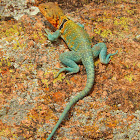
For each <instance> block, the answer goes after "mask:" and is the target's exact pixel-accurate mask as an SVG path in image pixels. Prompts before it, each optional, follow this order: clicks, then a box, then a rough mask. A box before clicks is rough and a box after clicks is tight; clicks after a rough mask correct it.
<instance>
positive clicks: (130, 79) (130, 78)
mask: <svg viewBox="0 0 140 140" xmlns="http://www.w3.org/2000/svg"><path fill="white" fill-rule="evenodd" d="M133 77H134V76H133V75H132V74H129V75H126V76H125V79H127V80H128V81H129V82H130V83H131V82H132V81H133Z"/></svg>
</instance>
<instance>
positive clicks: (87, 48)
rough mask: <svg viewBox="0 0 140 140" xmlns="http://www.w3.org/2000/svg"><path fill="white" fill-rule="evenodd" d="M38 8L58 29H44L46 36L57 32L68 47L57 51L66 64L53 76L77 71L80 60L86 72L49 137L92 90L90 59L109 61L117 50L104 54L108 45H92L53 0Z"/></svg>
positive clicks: (51, 37) (91, 65)
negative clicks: (76, 92) (52, 30)
mask: <svg viewBox="0 0 140 140" xmlns="http://www.w3.org/2000/svg"><path fill="white" fill-rule="evenodd" d="M39 9H40V11H41V13H42V14H43V15H44V16H45V17H46V19H47V20H48V21H49V22H50V23H51V24H52V25H53V26H54V27H56V29H57V30H56V31H55V32H54V33H51V32H49V31H48V30H46V29H45V31H46V33H47V34H45V35H46V36H47V38H48V39H49V40H50V41H55V40H56V39H57V38H58V37H59V36H60V37H61V38H62V39H63V40H64V41H65V42H66V44H67V46H68V47H69V49H70V50H71V51H69V52H64V53H62V54H61V55H60V57H59V59H60V61H61V62H62V63H63V64H65V65H66V66H68V67H63V68H60V69H59V72H58V74H57V75H56V77H57V76H58V75H59V74H60V73H61V72H63V71H68V72H69V74H72V73H77V72H78V71H79V66H78V65H77V64H76V63H79V62H82V64H83V65H84V66H85V69H86V73H87V82H86V86H85V88H84V89H83V90H82V91H81V92H79V94H78V95H77V96H75V97H74V98H73V99H72V100H71V101H70V102H69V103H68V104H67V106H66V108H65V109H64V111H63V113H62V115H61V116H60V118H59V120H58V122H57V124H56V125H55V127H54V128H53V130H52V132H51V134H50V135H49V137H48V138H47V140H50V139H51V138H52V136H53V135H54V133H55V132H56V130H57V128H58V127H59V125H60V124H61V122H62V120H63V119H64V118H65V116H66V114H67V113H68V111H69V110H70V108H71V107H72V105H73V104H75V103H76V102H78V101H79V100H81V99H82V98H84V97H85V96H86V95H87V94H88V93H89V91H90V90H91V88H92V86H93V83H94V61H93V59H95V58H96V57H97V56H98V55H99V58H100V61H101V63H103V64H108V63H109V61H110V56H112V55H115V54H116V53H117V52H116V53H113V54H108V55H107V54H106V53H107V47H106V45H105V44H104V43H98V44H96V45H94V46H93V47H91V46H92V42H91V39H90V37H89V35H88V34H87V32H86V31H85V30H84V28H83V26H82V25H81V24H76V23H74V22H73V21H72V20H70V19H69V18H68V17H66V16H65V15H64V13H63V11H62V10H61V8H59V6H58V4H56V3H52V2H48V3H43V4H40V5H39Z"/></svg>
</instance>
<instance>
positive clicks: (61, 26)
mask: <svg viewBox="0 0 140 140" xmlns="http://www.w3.org/2000/svg"><path fill="white" fill-rule="evenodd" d="M68 20H69V18H68V17H66V16H60V17H59V24H58V26H57V29H60V30H61V28H63V25H64V23H65V22H67V21H68Z"/></svg>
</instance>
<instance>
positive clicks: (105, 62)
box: [102, 51, 118, 64]
mask: <svg viewBox="0 0 140 140" xmlns="http://www.w3.org/2000/svg"><path fill="white" fill-rule="evenodd" d="M117 53H118V51H116V52H115V53H112V54H111V53H110V54H108V55H107V56H106V59H105V60H103V61H102V63H104V64H108V63H109V61H110V60H111V58H110V56H113V55H115V54H117Z"/></svg>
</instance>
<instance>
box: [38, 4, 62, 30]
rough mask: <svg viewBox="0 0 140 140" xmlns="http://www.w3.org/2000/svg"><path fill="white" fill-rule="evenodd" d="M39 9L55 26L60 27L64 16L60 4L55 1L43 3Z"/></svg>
mask: <svg viewBox="0 0 140 140" xmlns="http://www.w3.org/2000/svg"><path fill="white" fill-rule="evenodd" d="M39 10H40V12H41V13H42V14H43V15H44V16H45V17H46V19H47V20H48V21H49V22H50V23H51V24H52V25H53V26H54V27H56V28H58V25H59V24H60V23H59V22H60V19H61V18H62V17H63V16H64V13H63V11H62V10H61V8H60V7H59V6H58V4H56V3H53V2H48V3H42V4H40V5H39Z"/></svg>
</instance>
